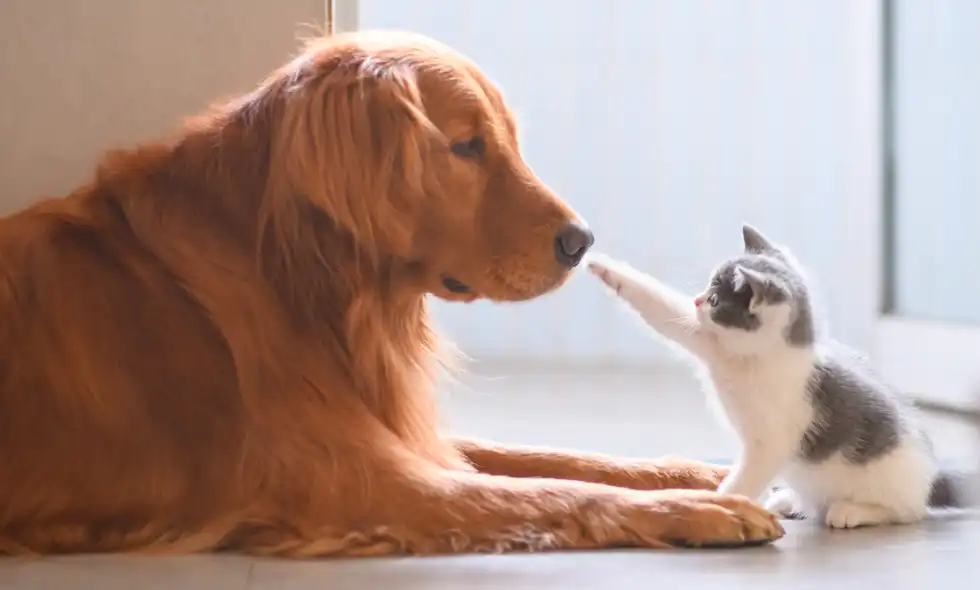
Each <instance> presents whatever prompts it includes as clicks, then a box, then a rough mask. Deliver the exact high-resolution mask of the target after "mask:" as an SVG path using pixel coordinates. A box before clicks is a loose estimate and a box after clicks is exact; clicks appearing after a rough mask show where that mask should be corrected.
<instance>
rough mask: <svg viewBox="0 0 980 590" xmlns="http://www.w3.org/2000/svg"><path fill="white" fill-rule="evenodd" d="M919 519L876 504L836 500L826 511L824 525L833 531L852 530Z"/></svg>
mask: <svg viewBox="0 0 980 590" xmlns="http://www.w3.org/2000/svg"><path fill="white" fill-rule="evenodd" d="M921 518H922V516H921V515H910V514H906V515H902V514H899V513H898V512H897V511H895V510H894V509H892V508H888V507H886V506H881V505H878V504H868V503H864V502H853V501H851V500H838V501H837V502H834V503H833V504H831V505H830V507H829V508H828V509H827V516H826V523H827V526H829V527H830V528H833V529H853V528H857V527H867V526H877V525H882V524H906V523H911V522H915V521H917V520H920V519H921Z"/></svg>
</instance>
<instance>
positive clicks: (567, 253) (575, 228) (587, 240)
mask: <svg viewBox="0 0 980 590" xmlns="http://www.w3.org/2000/svg"><path fill="white" fill-rule="evenodd" d="M593 242H595V236H593V235H592V231H591V230H589V228H587V227H585V226H584V225H582V224H580V223H574V222H573V223H569V224H568V225H566V226H565V227H564V228H563V229H562V230H561V231H559V232H558V235H557V236H555V256H556V257H557V258H558V262H559V264H561V265H562V266H567V267H568V268H573V267H575V266H578V263H579V262H582V257H583V256H585V253H586V252H588V251H589V248H591V247H592V243H593Z"/></svg>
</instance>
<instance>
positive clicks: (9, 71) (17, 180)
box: [0, 0, 326, 212]
mask: <svg viewBox="0 0 980 590" xmlns="http://www.w3.org/2000/svg"><path fill="white" fill-rule="evenodd" d="M325 6H326V2H325V0H275V1H267V0H92V1H88V2H86V1H83V0H0V212H8V211H9V210H10V209H12V208H14V207H18V206H20V205H22V204H24V203H25V202H27V201H29V200H32V199H34V198H36V197H38V196H42V195H51V194H60V193H63V192H65V191H67V190H70V189H71V188H72V187H73V186H75V185H76V184H78V183H79V182H81V181H84V180H85V179H86V177H87V176H88V175H89V174H90V173H91V170H92V166H93V164H94V162H95V159H96V158H97V156H98V155H99V154H100V153H101V152H102V151H103V150H105V149H106V148H109V147H113V146H122V145H127V144H131V143H133V142H135V141H139V140H141V139H148V138H153V137H154V136H158V135H161V134H164V133H166V132H167V131H169V130H170V129H172V128H173V127H174V126H175V125H176V124H177V122H178V121H179V120H180V118H181V117H182V116H184V115H188V114H192V113H194V112H196V111H198V110H200V109H201V108H202V107H204V106H206V105H207V104H208V103H209V102H210V101H212V100H213V99H216V98H219V97H222V96H225V95H228V94H233V93H237V92H241V91H247V90H249V89H250V88H251V87H252V86H253V85H254V84H255V83H257V82H258V81H259V80H260V79H261V78H262V77H263V76H264V75H265V74H266V73H268V72H269V71H270V70H271V69H273V68H274V67H276V66H277V65H279V64H280V63H282V62H284V61H285V60H287V59H288V58H289V57H290V55H291V54H292V52H293V51H295V49H296V48H297V46H298V42H297V38H298V37H300V36H305V35H309V34H311V33H312V32H313V30H314V29H313V28H312V26H313V25H315V26H320V27H322V25H323V22H324V18H325Z"/></svg>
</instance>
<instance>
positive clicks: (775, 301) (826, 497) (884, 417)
mask: <svg viewBox="0 0 980 590" xmlns="http://www.w3.org/2000/svg"><path fill="white" fill-rule="evenodd" d="M742 236H743V241H744V251H743V252H742V253H741V254H739V255H738V256H736V257H734V258H732V259H730V260H727V261H725V262H724V263H722V264H721V265H720V266H719V267H718V268H717V269H716V270H715V271H714V272H713V273H712V275H711V279H710V282H709V284H708V285H707V287H706V288H705V290H704V291H703V292H702V293H701V294H699V295H697V296H696V297H688V296H685V295H682V294H681V293H679V292H677V291H675V290H674V289H672V288H670V287H668V286H667V285H664V284H662V283H661V282H659V281H658V280H656V279H655V278H653V277H651V276H648V275H646V274H644V273H641V272H639V271H637V270H635V269H633V268H632V267H630V266H629V265H628V264H626V263H624V262H620V261H616V260H613V259H610V258H608V257H604V256H601V255H598V256H593V257H592V259H591V261H590V262H589V269H590V271H591V272H592V273H593V274H595V275H596V276H598V277H599V278H600V279H601V280H602V281H603V282H605V283H606V285H608V286H609V287H611V288H612V289H613V290H614V291H615V292H616V294H617V295H618V296H619V297H620V298H621V299H623V300H624V301H625V302H626V303H627V304H628V305H629V306H630V307H631V308H632V309H633V310H635V311H636V312H637V313H638V314H639V315H640V317H641V318H642V319H643V320H644V321H645V322H646V323H647V324H648V325H649V326H650V327H652V328H653V329H654V330H656V331H657V332H658V333H659V334H661V335H662V336H664V337H665V338H667V339H668V340H670V341H672V342H674V343H675V344H677V345H680V347H681V348H683V349H684V350H686V351H687V352H688V353H690V354H692V355H693V356H694V357H695V358H696V359H697V360H698V361H699V364H700V365H701V366H702V368H703V369H704V371H703V374H702V380H703V382H704V385H705V389H706V390H707V392H708V394H709V396H710V397H711V398H712V399H713V401H715V402H717V406H718V407H719V409H720V410H721V414H722V415H723V416H724V417H725V418H726V419H727V422H728V423H729V424H730V426H731V427H732V428H733V429H734V431H735V433H736V434H737V435H738V437H739V439H740V440H741V443H742V449H741V454H740V456H739V458H738V460H737V462H736V464H735V466H734V467H733V469H732V471H731V472H730V474H729V475H728V477H727V478H726V479H725V480H724V481H723V482H722V483H721V486H720V487H719V491H722V492H727V493H734V494H741V495H744V496H748V497H749V498H752V499H754V500H756V501H760V502H761V501H765V505H766V507H767V508H769V509H770V510H772V511H774V512H776V513H779V514H782V515H786V516H789V515H791V514H795V515H800V514H803V515H806V516H808V517H818V518H822V519H823V520H824V521H825V522H826V524H827V525H828V526H830V527H833V528H851V527H858V526H866V525H877V524H885V523H909V522H915V521H918V520H920V519H921V518H922V517H923V516H924V515H925V514H926V513H927V508H928V507H929V506H940V505H942V506H950V505H954V504H956V499H955V498H954V492H955V489H954V486H953V485H952V483H951V480H950V479H949V478H947V477H945V476H941V475H940V473H939V469H938V467H937V465H936V461H935V458H934V456H933V452H932V448H931V445H930V443H929V441H928V439H927V438H926V436H925V435H924V434H923V433H922V431H921V429H920V427H919V425H918V424H917V420H916V416H915V413H914V411H913V409H912V408H911V407H909V406H908V405H906V404H905V403H904V402H903V401H902V400H901V398H900V397H899V395H898V392H897V391H896V390H895V388H894V387H892V386H891V385H889V384H888V383H886V382H885V381H883V380H882V379H881V378H880V377H879V376H878V375H877V374H876V373H875V372H874V371H873V370H872V369H871V368H870V367H869V366H868V364H867V362H866V361H865V359H864V358H862V357H861V356H860V355H858V354H856V353H854V352H853V351H851V350H848V349H847V348H845V347H844V346H842V345H840V344H838V343H836V342H834V341H833V340H831V339H829V338H827V337H826V336H824V335H823V334H821V332H820V330H818V323H817V320H816V318H815V317H814V315H815V310H814V309H813V307H814V306H813V303H812V298H811V292H810V285H809V282H808V281H807V278H806V276H805V273H804V272H803V270H802V269H801V267H800V266H799V264H798V263H797V261H796V260H795V259H794V258H793V256H792V255H791V254H790V253H789V251H788V250H786V249H785V248H783V247H780V246H777V245H775V244H773V243H772V242H771V241H770V240H768V239H767V238H766V237H765V236H763V235H762V234H761V233H760V232H759V231H758V230H756V229H754V228H753V227H751V226H749V225H744V226H743V228H742ZM779 476H781V477H782V479H783V480H784V481H785V482H786V483H787V484H788V487H787V488H783V489H779V490H776V491H774V492H772V493H771V494H769V496H768V498H765V495H766V493H767V491H768V490H770V486H771V485H772V484H773V482H774V481H775V480H776V478H777V477H779Z"/></svg>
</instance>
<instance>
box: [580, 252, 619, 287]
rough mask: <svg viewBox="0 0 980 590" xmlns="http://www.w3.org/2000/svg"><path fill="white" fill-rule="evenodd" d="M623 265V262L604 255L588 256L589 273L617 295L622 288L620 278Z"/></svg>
mask: <svg viewBox="0 0 980 590" xmlns="http://www.w3.org/2000/svg"><path fill="white" fill-rule="evenodd" d="M623 265H624V263H623V262H620V261H618V260H615V259H613V258H610V257H609V256H606V255H605V254H592V255H591V256H589V259H588V262H587V266H588V269H589V272H590V273H592V274H594V275H595V276H596V277H598V278H599V280H600V281H602V282H603V283H605V284H606V285H607V286H608V287H609V288H610V289H612V290H613V291H615V292H616V293H619V291H620V289H622V287H623V283H622V280H621V278H620V277H621V275H620V273H621V268H622V267H623Z"/></svg>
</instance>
